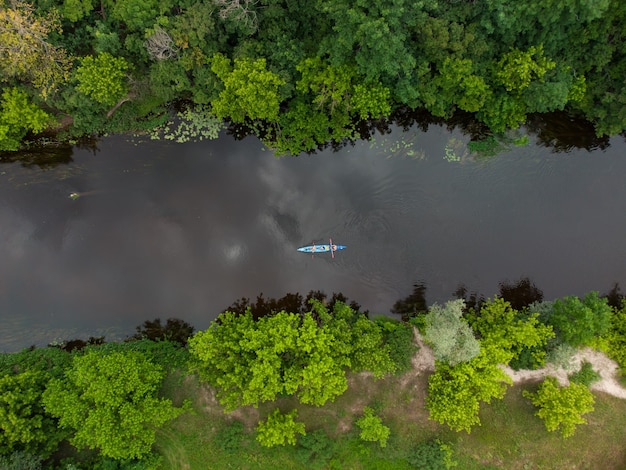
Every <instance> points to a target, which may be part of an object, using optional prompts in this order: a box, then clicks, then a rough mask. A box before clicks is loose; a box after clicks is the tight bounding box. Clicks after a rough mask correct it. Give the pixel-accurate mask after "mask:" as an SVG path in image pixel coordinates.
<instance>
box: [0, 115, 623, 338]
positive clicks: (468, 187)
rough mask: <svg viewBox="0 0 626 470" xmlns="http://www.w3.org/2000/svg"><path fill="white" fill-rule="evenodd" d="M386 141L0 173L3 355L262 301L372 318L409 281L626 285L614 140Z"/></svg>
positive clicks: (247, 143) (202, 320)
mask: <svg viewBox="0 0 626 470" xmlns="http://www.w3.org/2000/svg"><path fill="white" fill-rule="evenodd" d="M385 132H386V133H384V134H380V133H378V131H376V133H375V134H374V136H373V137H372V138H371V139H370V140H369V141H366V142H365V141H360V142H357V143H355V144H354V145H353V146H350V147H346V148H344V149H343V150H342V151H341V153H340V154H335V153H332V152H330V151H325V152H320V153H319V154H318V155H316V156H315V157H306V156H303V157H301V158H293V159H277V158H274V157H273V156H272V155H271V152H268V151H267V150H266V149H264V148H263V146H262V145H261V143H260V142H259V141H258V140H257V139H253V138H247V139H244V140H242V141H238V142H237V141H234V140H233V139H232V138H230V137H228V136H224V137H223V138H221V139H219V140H218V141H213V142H204V143H199V144H187V145H176V144H171V143H155V142H147V143H144V144H142V145H140V146H135V145H134V143H132V142H131V143H129V142H127V141H125V140H124V139H123V138H121V137H111V138H107V139H103V140H102V141H100V142H99V144H98V145H99V150H98V151H96V152H95V153H94V152H93V151H91V150H89V151H87V150H84V149H83V150H81V149H76V148H75V149H73V154H72V157H71V158H72V162H71V163H70V164H67V165H65V164H61V165H56V166H54V165H52V166H48V167H45V169H40V168H39V167H37V165H31V166H29V167H24V166H23V165H22V164H21V163H20V162H13V163H7V164H4V165H1V166H0V259H2V263H1V264H0V312H2V313H1V315H2V322H0V343H1V344H0V349H10V350H15V349H19V348H20V347H24V346H28V345H30V344H32V343H36V344H47V343H49V342H51V341H52V340H54V339H59V340H61V339H64V338H68V337H82V338H88V337H89V336H106V337H107V338H108V339H116V338H118V339H120V338H121V339H123V338H124V337H125V335H127V334H128V331H129V330H130V331H132V328H133V327H134V325H137V324H139V323H141V322H143V321H144V320H145V319H146V318H155V317H158V318H169V317H180V318H181V319H183V320H184V321H187V322H189V324H192V325H194V326H195V327H196V328H198V329H204V328H206V327H207V326H208V324H209V322H210V321H211V320H212V319H213V318H215V317H216V315H217V314H218V313H219V312H220V311H221V310H222V309H223V308H224V306H226V305H229V304H230V303H231V302H232V300H233V299H237V298H241V297H244V298H249V299H253V298H255V296H256V295H257V294H258V293H259V292H263V293H265V294H266V295H267V296H268V297H271V298H279V297H280V296H281V295H282V294H283V293H284V292H309V291H310V290H311V289H316V290H320V291H324V292H342V293H344V295H346V296H349V298H350V299H356V300H357V301H358V302H359V303H360V304H361V305H362V306H363V307H364V309H366V310H368V311H370V312H372V313H373V314H380V313H388V312H389V310H390V308H392V307H393V306H394V302H395V301H396V300H397V299H398V298H402V297H405V296H406V295H407V294H409V293H410V292H406V290H407V288H410V286H411V283H412V282H414V280H416V279H421V280H425V282H426V281H427V282H428V284H427V285H428V292H427V293H428V301H429V302H442V301H445V300H448V299H449V298H450V296H451V293H452V292H454V291H455V289H457V287H458V280H459V279H462V280H464V282H466V283H467V284H466V285H467V286H471V288H472V289H475V290H476V292H482V293H484V294H487V295H493V293H495V292H498V286H499V282H500V281H501V279H503V278H508V279H516V276H517V275H518V274H519V273H527V275H528V276H529V278H530V279H533V281H534V282H536V284H537V285H540V286H541V289H542V290H543V293H544V296H545V298H548V299H551V298H555V297H559V296H563V295H571V294H576V295H582V294H584V293H585V292H587V291H590V290H597V289H598V288H599V287H601V286H606V285H612V283H613V282H615V281H623V279H624V278H626V248H625V247H624V243H623V240H624V234H626V225H625V224H626V220H625V219H624V218H623V217H616V216H614V214H623V213H625V212H626V187H625V185H624V184H623V176H622V175H623V174H624V173H625V172H626V159H624V158H623V154H622V152H621V150H620V147H619V145H620V142H619V139H616V140H612V143H613V142H615V144H616V145H612V146H610V147H608V148H607V149H606V150H605V151H598V150H596V151H594V153H593V158H588V156H589V154H588V153H587V152H586V151H572V152H570V153H568V154H564V155H559V156H558V157H556V156H555V155H553V154H551V153H549V152H546V151H545V148H543V147H541V146H538V145H536V143H535V142H533V141H532V140H531V142H530V144H529V145H528V146H525V147H519V148H518V147H514V146H512V147H511V150H510V151H507V152H505V153H503V154H501V155H498V156H497V157H493V158H489V159H486V158H478V157H477V156H476V155H475V154H474V153H472V152H470V151H469V149H468V143H469V137H468V136H466V135H464V134H463V133H461V132H460V131H459V130H458V129H457V130H454V131H453V132H448V131H447V130H446V129H444V128H443V127H442V126H438V125H435V126H433V125H430V126H429V127H428V130H427V131H426V132H422V131H421V130H419V129H418V127H417V126H413V127H410V128H408V129H407V130H406V131H405V132H402V131H401V130H400V129H398V128H397V127H393V126H392V127H390V128H389V129H388V131H385ZM451 153H454V154H455V155H457V156H459V157H461V158H459V159H458V160H457V159H454V158H446V157H447V156H449V155H448V154H451ZM72 193H76V194H79V197H78V198H76V199H72V198H70V195H71V194H72ZM329 237H332V238H333V240H334V241H335V242H337V243H341V244H345V245H347V246H348V248H347V249H346V250H345V251H342V252H341V253H338V254H337V255H336V256H335V258H334V259H332V258H331V257H330V256H327V257H324V256H316V257H315V258H314V259H311V257H310V256H308V255H306V254H302V253H298V252H297V251H296V248H297V247H298V246H302V245H306V244H309V243H310V242H311V241H312V240H326V239H328V238H329ZM572 254H574V255H572ZM425 285H426V284H424V286H425ZM423 294H424V296H425V294H426V291H425V290H424V292H423ZM462 295H464V296H466V297H467V298H468V302H470V301H475V302H478V301H479V300H480V295H474V294H473V291H470V290H469V289H467V290H466V291H465V292H464V293H463V294H462ZM472 297H474V300H472ZM418 300H419V299H418V298H417V297H416V298H415V299H413V300H412V301H411V302H412V304H413V305H418V304H419V302H418ZM424 303H425V301H424V302H423V304H424Z"/></svg>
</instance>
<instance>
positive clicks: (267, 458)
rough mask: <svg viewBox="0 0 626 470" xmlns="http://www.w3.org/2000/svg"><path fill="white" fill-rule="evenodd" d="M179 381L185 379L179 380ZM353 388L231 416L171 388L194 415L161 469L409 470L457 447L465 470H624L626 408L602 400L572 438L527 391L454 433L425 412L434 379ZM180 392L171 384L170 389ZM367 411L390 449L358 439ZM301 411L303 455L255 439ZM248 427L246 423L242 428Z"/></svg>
mask: <svg viewBox="0 0 626 470" xmlns="http://www.w3.org/2000/svg"><path fill="white" fill-rule="evenodd" d="M171 380H172V381H175V380H178V379H176V378H175V377H172V378H171ZM348 381H349V388H348V390H347V391H346V393H344V394H343V395H341V396H340V397H338V398H337V399H336V400H335V401H334V402H332V403H327V404H326V405H325V406H323V407H319V408H318V407H315V406H309V405H302V404H300V403H298V401H297V400H296V399H294V398H293V397H288V398H282V399H280V400H277V401H276V402H270V403H263V404H261V405H260V406H259V407H258V408H253V407H246V408H240V409H237V410H235V411H234V412H233V413H229V414H225V413H224V412H223V411H222V408H221V406H220V405H219V404H218V403H217V401H216V400H215V398H214V394H213V393H212V391H211V389H210V388H209V387H207V386H206V385H203V384H198V383H197V381H196V380H195V378H193V377H191V378H190V377H187V378H185V379H184V380H183V386H182V387H175V386H172V387H166V388H165V390H169V392H168V393H172V394H173V395H172V396H171V398H172V399H173V400H175V401H177V402H181V401H182V400H184V399H190V400H191V401H192V403H193V409H194V412H193V413H187V414H185V415H183V416H180V417H179V418H177V419H176V420H174V421H172V422H171V423H170V424H169V425H168V426H167V427H165V428H163V429H162V430H160V431H159V434H158V439H157V445H156V450H157V451H158V452H159V453H160V454H162V455H163V457H164V458H163V466H162V468H163V469H168V470H176V469H185V470H195V469H198V470H200V469H202V470H204V469H206V468H224V469H226V468H236V469H267V468H281V469H301V468H310V469H345V468H350V469H355V470H358V469H376V470H380V469H387V468H388V469H393V470H396V469H400V470H401V469H409V468H429V467H423V466H420V465H417V466H414V465H415V464H414V465H413V466H412V465H411V464H410V463H409V461H410V459H411V458H412V456H413V457H414V456H415V455H420V453H419V452H418V451H417V450H416V449H418V448H419V446H420V445H422V447H423V446H424V445H426V444H427V443H431V442H433V441H434V440H435V439H439V440H440V441H441V442H444V443H448V444H450V446H451V448H452V451H453V457H454V459H455V460H456V461H457V462H458V466H457V467H456V468H458V469H468V470H471V469H486V468H503V469H512V470H515V469H529V468H531V469H535V468H550V469H561V468H562V469H566V468H567V469H572V468H574V469H587V468H588V469H595V468H602V469H603V470H611V469H615V470H617V469H623V468H624V467H625V464H626V427H625V426H624V423H626V400H620V399H617V398H614V397H611V396H609V395H606V394H596V395H595V396H596V405H595V411H594V412H592V413H590V414H589V415H586V417H587V419H588V422H589V423H588V424H587V425H581V426H579V427H578V428H577V429H576V433H575V434H574V436H572V437H570V438H568V439H563V438H562V437H561V435H560V433H549V432H548V431H546V429H545V426H544V424H543V421H542V420H541V419H539V418H538V417H536V416H535V411H536V409H535V407H534V406H533V405H532V404H531V403H530V400H528V399H526V398H524V397H523V396H522V390H524V389H529V390H531V391H536V388H537V384H533V383H527V384H524V385H516V386H514V387H511V388H510V389H509V390H508V392H507V394H506V396H505V397H504V399H503V400H494V401H493V402H492V403H491V404H490V405H484V406H483V408H482V410H481V413H480V419H481V422H482V426H477V427H475V428H474V429H472V432H471V434H467V433H465V432H461V433H457V432H454V431H451V430H450V429H449V428H447V427H445V426H442V425H440V424H438V423H436V422H433V421H431V420H429V419H428V412H427V410H426V409H425V408H424V397H425V394H426V387H427V376H426V375H424V374H422V375H417V374H415V373H414V372H409V373H408V374H405V375H402V376H398V377H388V378H386V379H383V380H375V379H374V378H373V377H372V376H370V375H367V374H349V376H348ZM172 385H173V384H172ZM365 406H370V407H372V408H373V409H375V410H376V413H377V415H378V416H380V417H381V418H382V420H383V423H384V424H385V425H386V426H389V428H390V429H391V434H390V437H389V441H388V443H387V446H386V447H385V448H380V446H379V445H378V444H377V443H370V442H364V441H362V440H361V439H359V437H358V432H359V430H358V428H356V426H355V421H356V420H357V419H358V418H359V417H361V416H362V415H363V408H364V407H365ZM277 407H278V408H279V409H280V410H281V412H283V413H285V412H289V411H291V410H293V409H297V410H298V421H302V422H304V423H305V425H306V432H307V434H308V435H309V436H308V437H307V439H306V440H305V441H303V438H300V439H299V441H298V442H299V443H298V444H297V445H296V446H284V447H283V446H278V447H275V448H270V449H266V448H263V447H261V446H260V445H259V444H258V443H257V442H256V440H255V432H254V427H255V426H256V423H257V422H258V421H259V420H262V419H266V418H267V416H268V414H269V413H270V412H271V411H272V410H274V409H275V408H277ZM237 423H241V424H237ZM432 468H441V467H432Z"/></svg>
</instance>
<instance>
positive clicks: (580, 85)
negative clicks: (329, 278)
mask: <svg viewBox="0 0 626 470" xmlns="http://www.w3.org/2000/svg"><path fill="white" fill-rule="evenodd" d="M625 29H626V6H625V5H624V3H623V2H622V1H621V0H598V1H594V2H579V1H575V0H565V1H559V2H556V1H553V0H542V1H536V2H531V3H524V2H513V1H510V0H497V1H490V2H465V1H455V2H450V1H442V0H420V1H413V0H394V1H389V0H373V1H370V2H362V1H357V2H355V1H348V0H339V1H337V0H334V1H329V0H317V1H314V2H293V1H287V0H259V1H256V2H253V1H248V0H246V1H243V0H212V1H207V2H200V1H196V0H185V1H184V2H174V1H172V0H168V1H164V2H157V1H155V0H123V1H116V2H112V1H104V2H101V3H100V4H98V5H96V3H95V2H93V1H88V0H47V1H43V0H35V1H34V2H33V4H30V3H26V2H24V1H21V0H3V2H2V7H1V8H0V87H1V88H2V89H3V90H2V91H4V90H7V89H11V88H13V87H15V86H22V87H23V88H24V89H25V90H27V93H28V95H29V100H30V101H32V102H36V103H37V105H38V106H40V107H41V108H42V109H45V110H46V112H49V113H50V114H52V115H55V116H57V117H62V116H65V115H69V116H71V118H72V120H71V124H70V125H69V127H68V128H67V134H66V137H70V136H72V137H76V136H79V135H85V134H92V133H96V134H98V133H103V132H111V131H118V132H121V131H134V130H152V129H154V128H156V127H158V126H160V125H162V124H164V122H166V121H167V120H168V119H169V118H170V117H171V116H173V115H175V114H176V113H177V112H180V105H181V104H182V105H183V107H186V108H188V109H196V107H197V106H201V107H203V109H205V110H210V112H211V113H212V114H214V115H215V116H217V117H219V118H224V119H227V120H229V121H231V122H235V123H245V124H247V125H249V126H251V128H252V129H254V130H255V131H256V132H258V134H259V135H260V136H261V137H262V138H263V139H264V141H265V142H266V143H267V144H268V145H270V146H272V147H273V148H275V149H276V150H277V151H279V152H282V153H293V154H297V153H299V152H302V151H310V150H313V149H315V148H317V147H318V146H319V145H324V144H326V143H328V142H340V141H342V140H344V139H350V138H354V137H355V136H356V135H357V123H358V122H359V121H362V120H377V119H384V118H387V117H389V116H390V115H391V114H392V113H393V112H394V110H398V109H420V110H426V111H428V112H429V113H431V114H432V115H433V116H436V117H442V118H448V117H450V116H452V115H453V114H454V113H455V112H457V111H460V112H467V113H472V114H473V115H474V116H475V118H476V119H477V120H478V121H480V122H482V123H483V124H485V125H486V126H488V127H489V128H490V129H491V131H493V132H501V131H504V130H505V129H507V128H514V127H517V126H519V125H520V124H522V123H524V122H525V121H526V120H527V116H529V115H530V114H532V113H545V112H549V111H554V110H568V111H570V112H572V113H577V114H580V115H582V116H584V117H586V118H587V119H589V120H590V121H592V122H593V123H594V125H595V128H596V132H597V133H598V134H599V135H615V134H618V133H621V132H623V131H624V129H626V87H625V86H624V83H625V80H624V77H625V74H626V72H625V70H626V67H625V64H626V52H625V51H626V48H625V47H624V35H623V31H624V30H625ZM74 59H76V60H74ZM207 122H212V121H211V120H209V121H207ZM3 125H5V124H4V123H3V122H0V128H1V127H2V126H3ZM0 137H2V138H4V137H3V136H2V135H0ZM24 137H25V136H19V138H20V139H22V138H24ZM0 147H1V148H5V149H14V148H16V145H15V144H14V143H13V142H11V143H5V142H3V140H0Z"/></svg>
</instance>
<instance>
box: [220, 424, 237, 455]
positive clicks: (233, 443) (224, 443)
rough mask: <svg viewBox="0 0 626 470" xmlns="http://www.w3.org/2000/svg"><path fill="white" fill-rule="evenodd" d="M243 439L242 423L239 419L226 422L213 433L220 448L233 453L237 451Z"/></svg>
mask: <svg viewBox="0 0 626 470" xmlns="http://www.w3.org/2000/svg"><path fill="white" fill-rule="evenodd" d="M243 439H244V434H243V423H241V421H233V422H232V423H230V424H227V425H226V426H224V427H223V428H221V429H220V430H219V431H218V432H217V434H216V435H215V441H216V442H217V444H218V445H219V446H220V448H221V449H222V450H224V451H225V452H228V453H229V454H234V453H237V452H238V451H239V449H240V448H241V443H242V442H243Z"/></svg>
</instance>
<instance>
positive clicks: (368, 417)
mask: <svg viewBox="0 0 626 470" xmlns="http://www.w3.org/2000/svg"><path fill="white" fill-rule="evenodd" d="M356 425H357V426H358V428H359V429H360V430H361V434H360V437H361V439H363V440H364V441H369V442H378V443H379V444H380V446H381V447H385V446H386V445H387V439H389V433H390V430H389V428H388V427H387V426H385V425H384V424H383V421H382V420H381V419H380V418H379V417H378V416H375V415H374V410H373V409H372V408H370V407H368V406H366V407H365V409H364V410H363V417H362V418H359V419H358V420H357V422H356Z"/></svg>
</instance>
